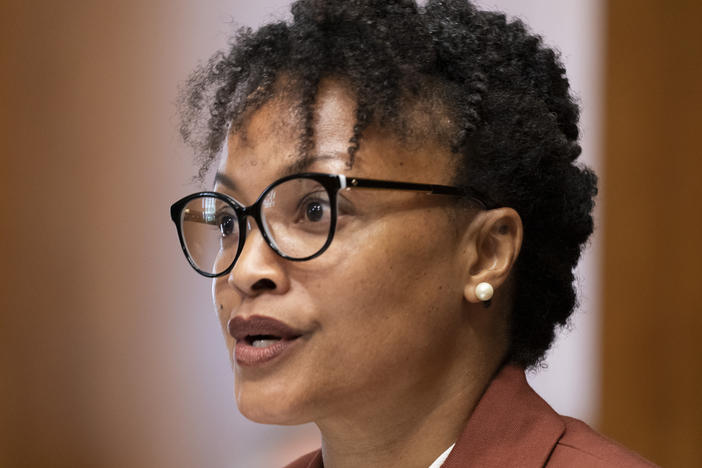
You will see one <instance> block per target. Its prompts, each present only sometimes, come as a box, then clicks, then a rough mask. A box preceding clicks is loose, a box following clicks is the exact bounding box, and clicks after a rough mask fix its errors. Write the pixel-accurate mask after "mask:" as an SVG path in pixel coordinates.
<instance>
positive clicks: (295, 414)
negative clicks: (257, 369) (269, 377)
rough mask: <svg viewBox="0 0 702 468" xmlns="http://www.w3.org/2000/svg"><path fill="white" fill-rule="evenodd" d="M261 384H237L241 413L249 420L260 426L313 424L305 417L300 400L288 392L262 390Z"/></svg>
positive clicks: (235, 389) (236, 393)
mask: <svg viewBox="0 0 702 468" xmlns="http://www.w3.org/2000/svg"><path fill="white" fill-rule="evenodd" d="M260 387H261V385H260V384H243V385H240V384H236V385H235V386H234V392H235V397H236V404H237V406H238V408H239V412H240V413H241V414H242V415H243V416H244V417H245V418H246V419H248V420H250V421H253V422H257V423H260V424H275V425H278V426H294V425H298V424H305V423H308V422H311V418H309V416H308V417H305V415H306V414H305V413H306V412H305V411H304V410H303V407H304V406H305V405H302V404H300V402H299V399H296V398H294V397H292V395H290V394H289V393H287V392H275V391H270V389H268V390H264V389H261V388H260Z"/></svg>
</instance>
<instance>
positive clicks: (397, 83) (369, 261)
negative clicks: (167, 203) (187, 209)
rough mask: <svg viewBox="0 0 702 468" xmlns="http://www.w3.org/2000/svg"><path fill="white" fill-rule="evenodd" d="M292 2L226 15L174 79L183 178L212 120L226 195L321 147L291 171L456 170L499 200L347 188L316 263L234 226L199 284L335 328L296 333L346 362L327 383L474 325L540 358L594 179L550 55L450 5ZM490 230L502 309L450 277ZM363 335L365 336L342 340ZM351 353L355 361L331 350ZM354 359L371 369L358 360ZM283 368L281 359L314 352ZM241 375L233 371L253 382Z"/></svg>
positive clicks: (409, 377) (465, 267)
mask: <svg viewBox="0 0 702 468" xmlns="http://www.w3.org/2000/svg"><path fill="white" fill-rule="evenodd" d="M292 11H293V16H294V18H293V21H292V22H289V23H282V22H281V23H276V24H272V25H268V26H264V27H263V28H261V29H259V30H257V31H242V32H241V33H240V34H239V35H238V37H237V39H236V40H235V41H234V43H233V44H232V47H231V50H230V51H229V52H228V53H226V54H220V55H217V56H215V57H213V59H212V60H211V61H210V63H209V64H208V65H207V66H206V67H203V68H202V69H201V70H198V71H197V72H196V73H195V74H194V75H193V77H192V79H191V81H190V82H189V83H188V87H187V89H186V93H185V94H184V97H185V99H184V101H183V104H184V107H183V109H184V125H183V135H184V137H185V139H186V141H188V142H190V143H191V144H192V145H193V146H194V147H195V148H196V149H197V151H198V152H199V153H200V154H201V155H202V158H203V159H202V163H203V164H202V169H201V173H200V174H201V176H202V175H204V174H205V172H206V170H207V169H208V168H209V166H210V165H211V163H212V162H213V161H214V160H215V158H216V155H218V154H219V153H220V151H221V149H222V146H223V144H224V142H225V139H226V137H227V135H229V143H228V148H227V150H228V151H227V156H226V157H225V158H224V159H223V160H222V162H221V164H220V168H219V170H220V171H221V172H223V173H225V174H226V175H227V176H229V177H230V178H231V177H234V178H236V180H237V182H238V184H239V186H240V187H241V188H242V191H241V192H237V193H235V194H234V193H232V195H235V198H237V199H238V200H240V201H242V202H245V203H247V204H248V203H252V202H253V199H254V198H255V197H256V196H258V194H259V193H260V192H261V190H263V189H264V188H265V186H266V185H268V184H269V183H271V182H273V181H274V180H275V179H276V178H277V177H279V176H280V175H279V174H280V172H281V171H284V170H285V168H286V167H287V166H289V165H291V164H293V166H294V164H295V161H299V160H305V159H310V158H311V157H314V156H315V155H317V156H319V155H322V154H326V155H330V154H331V155H335V157H334V158H331V159H323V160H318V161H317V162H314V163H313V164H312V166H310V167H309V169H311V170H315V171H319V172H334V173H344V174H352V175H354V176H357V177H369V178H377V179H389V180H404V181H414V182H423V183H440V184H447V185H457V186H459V187H464V188H470V189H472V190H475V191H477V192H480V193H482V194H484V196H485V199H486V200H485V202H486V203H487V204H488V205H489V207H490V208H501V207H506V208H502V209H496V210H490V211H481V212H476V209H475V207H473V206H472V205H471V204H470V203H467V204H460V203H452V202H451V201H449V200H446V199H441V200H437V198H441V197H433V196H429V197H426V196H422V195H420V194H409V193H402V192H398V193H390V192H388V193H384V194H382V197H380V196H379V195H378V194H376V193H373V194H366V193H362V194H360V195H357V197H358V198H356V199H355V200H354V203H356V204H357V205H358V207H359V208H358V210H359V213H363V215H362V216H361V218H363V219H365V220H366V221H367V224H364V226H365V227H364V228H363V229H361V224H362V223H361V222H360V221H358V223H359V224H358V225H357V226H356V225H355V224H354V223H350V225H349V226H348V229H347V231H346V232H345V233H342V232H339V233H338V234H337V237H338V238H335V240H334V244H333V245H332V246H331V247H330V249H329V252H325V254H324V255H323V256H321V257H319V258H318V259H315V260H314V261H313V262H314V263H310V264H305V263H304V262H303V263H299V264H295V263H292V262H286V261H285V260H282V259H280V258H276V259H275V260H272V259H270V258H269V259H266V258H265V257H266V256H267V255H269V254H271V255H275V254H273V252H272V251H271V249H268V248H267V247H266V246H265V245H264V244H261V242H262V240H261V239H260V238H258V237H256V236H254V237H252V238H250V239H249V240H248V241H247V246H246V247H245V249H244V252H242V258H241V259H240V260H239V262H238V264H237V267H235V269H234V270H233V271H232V275H231V277H229V278H227V277H223V278H220V279H218V280H217V281H216V282H215V286H214V287H215V294H216V297H215V299H216V301H217V302H218V306H220V307H222V309H223V310H224V311H225V312H226V313H229V312H230V310H229V311H227V310H226V308H230V309H231V308H232V307H238V308H240V309H245V308H247V307H251V303H252V300H253V299H255V301H253V302H256V304H257V307H260V308H261V309H260V310H265V308H266V307H275V308H276V310H278V311H280V313H281V314H293V312H294V310H293V309H295V310H296V311H297V312H298V313H300V314H301V315H300V316H298V317H297V318H294V317H293V316H292V315H290V316H288V317H287V318H288V319H290V320H292V321H293V322H294V323H293V325H295V326H297V327H299V328H301V329H305V330H307V329H309V330H314V329H316V327H319V328H320V329H324V330H331V331H330V333H332V332H333V333H338V335H332V336H336V341H335V343H336V345H334V346H332V345H331V343H332V341H329V342H327V345H329V346H332V347H327V348H325V347H324V346H323V343H322V342H315V343H316V344H314V346H317V345H319V346H322V347H321V348H318V350H319V351H320V352H324V353H332V355H333V356H336V357H337V358H338V363H339V364H341V365H342V366H344V367H341V368H340V369H337V371H336V373H332V375H334V376H336V377H337V381H342V380H343V376H344V375H348V376H356V377H357V378H358V377H359V376H360V377H361V378H365V379H366V380H367V381H376V382H384V384H386V385H390V384H391V383H392V382H395V383H393V385H401V384H400V383H397V382H398V381H399V380H402V381H403V382H405V384H406V385H410V384H412V383H417V382H416V379H419V378H420V377H421V378H428V377H429V374H426V373H425V374H423V375H421V376H417V372H418V371H417V369H419V368H420V367H421V366H424V367H421V369H431V368H440V366H438V364H437V362H438V361H437V359H438V357H439V355H438V354H434V353H432V352H431V351H430V350H427V349H422V347H421V346H418V345H417V346H414V347H412V348H411V349H412V350H413V351H414V354H412V353H410V352H408V348H403V347H402V346H400V345H401V344H402V343H405V344H406V343H409V342H414V343H415V344H416V343H417V341H413V340H421V337H422V336H423V337H426V336H428V334H429V335H431V336H432V337H438V338H436V340H434V338H432V342H433V343H441V342H442V341H440V340H443V342H445V343H449V344H450V345H448V346H447V348H446V349H443V350H442V351H443V353H444V355H446V353H457V354H460V353H461V350H460V349H457V347H456V345H457V344H458V343H460V344H461V345H466V343H471V342H473V343H476V344H475V346H476V348H480V347H481V345H480V340H484V339H488V337H489V339H490V340H492V341H491V345H490V346H491V347H492V348H491V349H493V350H497V351H499V352H500V353H501V354H500V356H499V359H500V360H501V359H502V358H504V359H507V360H509V361H511V362H514V363H517V364H520V365H523V366H531V365H534V364H536V363H538V362H539V360H540V359H541V358H542V357H543V355H544V353H545V351H546V350H547V349H548V347H549V346H550V343H551V342H552V340H553V336H554V328H555V327H556V326H557V325H562V324H564V323H565V322H566V321H567V319H568V317H569V315H570V314H571V312H572V310H573V308H574V305H575V293H574V290H573V284H572V283H573V273H572V270H573V268H574V267H575V264H576V263H577V260H578V258H579V256H580V251H581V247H582V245H583V243H584V242H585V241H586V240H587V238H588V236H589V234H590V233H591V231H592V218H591V214H590V213H591V210H592V206H593V197H594V194H595V192H596V186H595V176H594V175H593V174H592V173H591V172H590V171H588V170H587V169H584V168H580V167H577V166H575V165H574V164H573V163H574V161H575V159H576V158H577V156H578V155H579V153H580V147H579V146H578V143H577V138H578V128H577V123H578V108H577V106H576V104H575V103H574V102H573V99H572V98H571V96H570V95H569V87H568V81H567V79H566V77H565V71H564V69H563V67H562V65H561V64H560V62H559V61H558V58H557V56H556V54H555V53H554V52H553V51H552V50H551V49H548V48H546V47H544V46H543V44H542V43H541V41H540V39H539V38H538V37H536V36H533V35H531V34H530V33H528V32H527V31H526V30H525V28H524V26H523V25H522V24H521V23H520V22H512V23H508V22H507V21H506V20H505V17H504V16H503V15H501V14H498V13H491V12H482V11H478V10H476V9H475V8H474V7H473V6H472V5H471V4H469V3H468V2H466V1H429V2H427V4H426V6H424V7H421V8H420V7H417V6H416V5H415V3H414V2H412V1H372V0H355V1H349V0H344V1H341V0H340V1H322V0H309V1H299V2H297V3H295V4H294V5H293V8H292ZM325 145H327V146H325ZM361 207H362V208H361ZM516 213H518V216H517V215H516ZM381 214H382V216H381ZM476 219H477V221H476ZM354 226H356V227H357V229H356V228H354ZM374 229H378V231H374ZM522 229H523V239H524V240H523V244H521V233H522ZM351 233H354V234H353V235H351ZM490 233H493V234H494V236H493V237H494V241H491V242H492V244H493V247H495V246H503V252H502V255H501V256H500V258H503V259H504V258H510V255H513V256H516V254H517V253H519V256H518V258H517V259H516V263H514V259H512V261H510V262H507V263H506V264H505V270H504V271H501V273H500V272H498V274H495V275H493V276H494V278H490V279H492V281H493V282H495V286H496V293H495V300H496V301H498V302H497V303H496V304H494V306H499V307H493V308H492V310H504V314H505V316H504V317H503V319H504V320H501V319H500V318H499V317H498V319H487V318H485V317H484V316H483V315H480V314H478V313H473V314H464V315H461V314H457V312H459V311H462V310H464V309H465V307H466V303H471V301H473V302H472V303H475V302H477V300H476V299H475V298H474V297H472V298H471V297H468V296H469V295H470V292H466V291H469V289H466V285H468V284H472V283H471V281H473V280H474V279H475V278H473V276H475V275H474V273H475V272H476V271H477V272H480V271H490V268H487V267H484V265H483V266H480V265H481V264H480V258H481V257H480V252H479V246H480V245H482V244H481V243H480V242H479V239H482V238H488V239H489V238H491V234H490ZM344 236H346V237H344ZM471 236H472V237H471ZM481 236H482V237H481ZM501 236H502V237H501ZM503 237H504V239H503ZM466 239H468V240H466ZM471 239H472V241H471ZM471 242H472V243H471ZM255 243H258V247H260V249H259V250H256V252H253V251H252V250H251V249H254V248H256V246H254V245H253V244H255ZM248 244H251V245H248ZM488 244H489V242H488ZM520 244H521V250H520ZM468 245H472V246H474V247H475V246H478V247H475V248H474V249H473V250H472V251H471V250H470V249H468V248H467V247H466V246H468ZM505 246H506V247H505ZM488 250H489V249H488ZM493 250H494V249H493ZM471 252H472V254H471ZM471 255H473V257H471ZM486 258H488V257H486ZM483 260H485V258H483ZM476 261H478V266H475V264H474V263H471V262H476ZM247 265H248V270H247V269H246V266H247ZM256 265H258V267H256ZM240 267H241V268H240ZM257 268H258V269H257ZM249 270H250V271H249ZM493 270H495V268H493ZM497 270H500V266H499V265H498V267H497ZM246 271H249V272H251V271H253V272H254V273H255V274H253V276H251V275H249V276H246ZM501 274H503V275H502V276H501ZM237 275H239V276H237ZM275 275H279V276H277V278H278V279H277V280H276V279H274V278H268V276H275ZM280 275H282V276H280ZM508 276H509V278H508ZM256 278H257V279H256ZM476 278H477V277H476ZM262 279H267V280H269V281H268V282H267V281H260V280H262ZM271 283H273V284H274V285H275V288H271V287H270V286H271ZM296 285H297V286H296ZM295 287H297V289H294V288H295ZM294 291H297V292H294ZM293 293H294V294H293ZM284 294H289V295H290V296H289V297H288V298H287V299H289V300H286V301H283V299H282V297H283V295H284ZM277 301H280V302H277ZM266 304H268V305H266ZM285 304H287V305H285ZM295 304H298V306H299V307H302V308H303V309H304V310H300V309H299V307H298V308H297V309H296V307H297V306H295ZM330 308H333V309H335V310H330ZM486 310H488V311H489V310H491V309H486ZM314 311H316V312H314ZM249 312H250V311H249ZM313 312H314V313H313ZM244 313H246V312H244ZM307 313H309V315H305V314H307ZM315 313H318V314H321V315H315ZM331 313H338V316H337V317H336V319H335V321H332V320H331V318H330V317H326V314H331ZM403 314H404V316H403ZM222 315H224V313H223V314H222ZM325 317H326V318H325ZM362 317H366V318H363V319H362ZM437 317H441V319H438V318H437ZM281 318H285V317H281ZM393 320H396V322H393ZM298 321H299V323H298ZM332 324H333V325H332ZM337 325H339V327H340V328H335V327H336V326H337ZM342 325H343V326H344V327H345V328H342V327H341V326H342ZM334 330H336V331H334ZM379 330H382V333H379ZM364 336H366V337H369V339H370V340H371V341H370V343H364V344H363V345H359V343H358V340H363V339H364V338H363V337H364ZM471 340H472V341H471ZM419 342H420V343H421V341H419ZM310 343H313V338H311V339H310ZM364 346H365V347H364ZM481 349H482V348H481ZM384 350H385V351H388V353H384ZM420 351H423V352H420ZM349 353H350V355H351V356H355V358H357V359H359V361H353V360H351V361H347V360H345V359H344V358H345V357H347V356H348V355H349ZM398 353H399V354H398ZM402 353H405V355H402ZM319 356H320V354H317V358H319ZM291 357H292V356H291ZM371 358H375V359H376V360H378V361H380V363H381V364H383V365H382V366H378V367H377V368H373V369H366V370H365V371H366V373H365V374H364V370H363V369H362V367H363V366H364V364H363V362H364V360H365V362H368V360H369V359H371ZM301 359H302V358H301ZM485 361H486V362H488V361H491V359H490V358H485ZM407 362H413V363H415V364H416V366H415V367H413V366H409V367H406V368H405V367H403V366H404V365H405V364H406V363H407ZM456 362H458V361H456ZM403 363H404V364H403ZM298 364H299V367H298V368H297V369H298V371H300V369H308V370H309V369H311V368H312V367H314V366H315V362H314V360H310V361H299V363H298ZM329 364H330V366H329V368H327V369H326V371H329V372H331V370H332V368H333V366H331V364H332V363H329ZM452 365H457V364H456V363H453V364H452ZM383 366H385V367H383ZM437 366H438V367H437ZM382 368H386V369H395V370H396V372H397V373H396V374H392V373H391V374H392V375H391V376H390V377H393V379H392V380H387V376H383V375H377V374H375V373H374V372H375V371H376V370H380V369H382ZM291 369H292V368H291ZM403 370H404V372H403ZM412 371H414V372H412ZM290 372H295V371H294V370H291V371H290ZM354 372H356V373H354ZM427 372H428V371H427ZM254 374H255V373H252V372H249V375H248V376H247V379H243V380H242V384H241V385H246V384H252V382H255V381H256V376H255V375H254ZM437 375H439V374H437ZM413 376H414V380H413ZM286 377H287V378H286V379H281V380H275V381H271V382H270V383H271V385H270V386H268V387H266V388H268V389H269V390H270V391H272V392H274V393H275V392H276V390H275V389H276V385H278V386H285V385H290V382H294V379H293V378H292V377H293V376H292V375H286ZM261 378H263V377H261ZM374 379H375V380H374ZM321 384H324V385H325V386H326V387H329V385H330V384H331V382H330V381H324V382H320V385H321ZM320 388H321V387H320ZM239 390H241V391H242V392H243V390H244V389H243V388H240V389H239ZM259 390H260V388H259ZM278 390H280V389H278ZM320 391H321V390H320ZM243 394H244V393H242V395H243ZM276 394H278V395H283V393H276ZM334 396H335V395H334V394H333V393H330V394H329V397H330V398H332V397H334ZM244 403H245V402H244ZM282 403H283V402H281V404H282ZM252 405H253V403H252ZM256 417H257V418H258V419H264V420H265V419H266V415H262V414H258V415H257V416H256ZM294 419H295V417H294V416H292V415H291V416H290V421H293V420H294Z"/></svg>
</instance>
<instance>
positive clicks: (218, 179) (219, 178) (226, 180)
mask: <svg viewBox="0 0 702 468" xmlns="http://www.w3.org/2000/svg"><path fill="white" fill-rule="evenodd" d="M218 183H219V184H221V185H224V186H225V187H226V188H228V189H229V190H231V191H232V192H234V191H236V184H235V183H234V181H233V180H232V179H231V178H230V177H229V176H228V175H225V174H224V173H222V172H217V173H216V174H215V178H214V185H217V184H218Z"/></svg>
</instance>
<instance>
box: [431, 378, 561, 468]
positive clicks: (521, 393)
mask: <svg viewBox="0 0 702 468" xmlns="http://www.w3.org/2000/svg"><path fill="white" fill-rule="evenodd" d="M564 431H565V424H564V423H563V420H562V419H561V418H560V416H558V414H557V413H556V412H555V411H554V410H553V409H552V408H551V407H550V406H549V405H548V404H547V403H546V402H545V401H544V400H543V399H542V398H541V397H540V396H539V395H537V394H536V392H534V390H532V388H531V387H530V386H529V384H528V383H527V381H526V377H525V375H524V370H523V369H521V368H519V367H516V366H505V367H503V368H502V369H501V370H500V372H499V373H498V374H497V376H496V377H495V378H494V379H493V380H492V382H491V383H490V385H489V386H488V388H487V390H486V391H485V393H484V394H483V396H482V398H481V399H480V401H479V402H478V405H477V406H476V408H475V410H474V411H473V414H472V415H471V416H470V419H469V420H468V424H467V425H466V428H465V430H464V431H463V434H461V436H460V437H459V439H458V441H457V442H456V446H455V447H454V448H453V450H452V451H451V454H450V455H449V457H448V458H447V459H446V461H445V462H444V464H443V465H442V466H443V468H465V467H472V466H475V467H481V468H491V467H495V468H498V467H499V468H503V467H505V466H510V467H524V468H527V467H529V468H531V467H542V466H544V465H545V464H546V462H547V461H548V458H549V456H550V454H551V451H552V450H553V448H554V447H555V445H556V443H557V442H558V440H559V439H560V437H561V435H562V434H563V432H564Z"/></svg>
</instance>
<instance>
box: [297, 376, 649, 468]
mask: <svg viewBox="0 0 702 468" xmlns="http://www.w3.org/2000/svg"><path fill="white" fill-rule="evenodd" d="M437 455H438V454H437ZM441 466H442V467H443V468H465V467H480V468H493V467H494V468H504V467H524V468H527V467H550V468H555V467H568V468H581V467H582V468H600V467H602V468H603V467H632V468H633V467H637V468H638V467H653V466H655V465H653V464H652V463H650V462H648V461H646V460H644V459H643V458H641V457H640V456H638V455H637V454H635V453H633V452H631V451H629V450H627V449H625V448H624V447H622V446H620V445H618V444H617V443H616V442H613V441H611V440H609V439H607V438H606V437H604V436H602V435H600V434H598V433H597V432H595V431H594V430H592V429H591V428H590V427H589V426H588V425H587V424H585V423H584V422H582V421H579V420H577V419H573V418H569V417H567V416H561V415H559V414H558V413H556V412H555V411H554V410H553V409H552V408H551V407H550V406H549V405H548V404H547V403H546V402H545V401H544V400H543V399H542V398H541V397H540V396H539V395H537V394H536V392H534V390H532V388H531V387H530V386H529V384H528V383H527V381H526V377H525V375H524V370H523V369H521V368H519V367H515V366H505V367H503V368H502V370H500V372H499V373H498V374H497V375H496V376H495V378H494V379H493V380H492V382H491V383H490V385H489V386H488V388H487V390H486V391H485V393H484V394H483V396H482V398H481V399H480V401H479V402H478V405H477V406H476V407H475V410H474V411H473V414H472V415H471V416H470V419H469V420H468V424H467V425H466V427H465V429H464V430H463V433H462V434H461V436H460V437H459V438H458V441H457V442H456V445H455V447H454V448H453V450H452V451H451V454H450V455H449V457H448V458H447V459H446V461H445V462H444V464H443V465H441ZM323 467H324V465H323V464H322V453H321V451H320V450H317V451H315V452H312V453H308V454H307V455H305V456H303V457H301V458H299V459H297V460H296V461H294V462H293V463H291V464H290V465H288V466H287V467H286V468H323Z"/></svg>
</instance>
